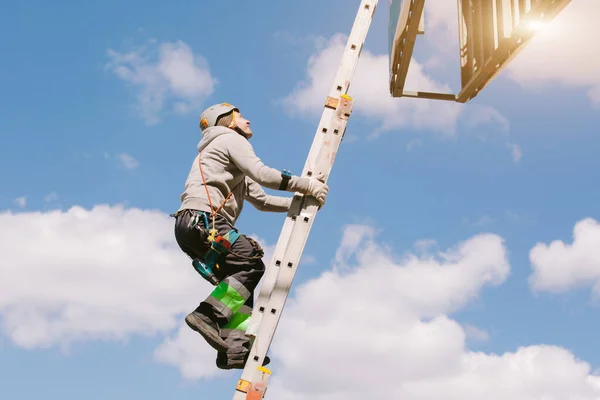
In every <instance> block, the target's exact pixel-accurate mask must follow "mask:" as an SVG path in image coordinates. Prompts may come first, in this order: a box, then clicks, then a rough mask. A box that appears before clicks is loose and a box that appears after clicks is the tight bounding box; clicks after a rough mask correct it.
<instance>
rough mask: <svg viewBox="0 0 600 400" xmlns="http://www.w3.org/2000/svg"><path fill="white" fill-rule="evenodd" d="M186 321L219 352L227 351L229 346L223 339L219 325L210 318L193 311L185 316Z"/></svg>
mask: <svg viewBox="0 0 600 400" xmlns="http://www.w3.org/2000/svg"><path fill="white" fill-rule="evenodd" d="M185 323H186V324H187V325H188V326H189V327H190V328H192V329H193V330H195V331H196V332H198V333H199V334H200V335H202V337H203V338H204V339H205V340H206V341H207V342H208V344H210V345H211V346H212V347H213V348H214V349H215V350H217V351H218V352H226V351H227V350H228V349H229V346H228V345H227V343H225V341H224V340H223V339H221V336H220V332H219V325H217V323H216V322H213V321H212V320H211V319H210V318H208V317H207V316H205V315H202V314H200V313H199V312H198V311H192V312H191V313H189V314H188V315H187V316H186V317H185Z"/></svg>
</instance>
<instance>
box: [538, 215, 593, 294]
mask: <svg viewBox="0 0 600 400" xmlns="http://www.w3.org/2000/svg"><path fill="white" fill-rule="evenodd" d="M599 243H600V223H599V222H598V221H596V220H594V219H592V218H586V219H583V220H581V221H579V222H577V224H575V227H574V229H573V242H572V243H571V244H569V243H565V242H563V241H562V240H555V241H552V242H551V243H550V244H545V243H537V244H536V245H535V246H534V247H533V248H532V249H531V251H530V252H529V260H530V262H531V267H532V269H533V273H532V274H531V276H530V278H529V282H530V284H531V287H532V288H533V289H534V290H536V291H548V292H554V293H561V292H566V291H568V290H570V289H573V288H577V287H586V286H588V287H589V286H592V287H593V291H594V294H595V295H596V296H600V249H599V247H598V244H599Z"/></svg>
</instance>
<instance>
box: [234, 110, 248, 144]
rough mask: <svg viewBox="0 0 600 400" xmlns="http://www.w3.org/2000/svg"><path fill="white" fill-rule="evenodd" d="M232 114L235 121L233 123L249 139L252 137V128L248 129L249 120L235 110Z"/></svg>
mask: <svg viewBox="0 0 600 400" xmlns="http://www.w3.org/2000/svg"><path fill="white" fill-rule="evenodd" d="M233 114H234V121H235V124H236V125H237V127H238V128H239V129H240V130H241V131H242V132H244V134H245V135H246V137H247V138H248V139H250V138H251V137H252V130H251V129H250V121H248V120H247V119H245V118H243V117H242V114H240V113H239V112H237V111H234V112H233Z"/></svg>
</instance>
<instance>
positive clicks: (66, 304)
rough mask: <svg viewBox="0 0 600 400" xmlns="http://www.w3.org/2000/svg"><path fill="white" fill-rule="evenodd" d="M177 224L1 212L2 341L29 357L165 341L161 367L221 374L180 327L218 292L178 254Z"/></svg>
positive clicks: (102, 215) (150, 214) (106, 214)
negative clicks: (90, 345) (44, 351)
mask: <svg viewBox="0 0 600 400" xmlns="http://www.w3.org/2000/svg"><path fill="white" fill-rule="evenodd" d="M174 221H175V220H174V219H173V218H171V217H169V216H168V215H166V214H164V213H161V212H158V211H153V210H140V209H136V208H124V207H122V206H113V207H111V206H107V205H101V206H96V207H94V208H93V209H91V210H86V209H84V208H81V207H78V206H77V207H72V208H71V209H69V210H67V211H64V212H63V211H60V210H54V211H50V212H28V213H18V214H15V213H12V212H10V211H9V212H3V213H0V319H1V320H2V324H0V326H2V328H3V332H2V333H3V334H4V336H6V337H7V338H8V339H9V340H10V341H11V342H12V343H13V344H15V345H16V346H19V347H22V348H26V349H36V348H46V347H51V346H59V347H62V348H66V347H68V346H69V345H70V344H71V343H74V342H84V341H85V342H89V341H97V340H126V339H128V338H130V337H131V336H134V335H144V336H156V335H160V336H164V337H165V341H164V342H163V343H162V344H161V345H160V346H159V347H158V348H157V349H156V351H155V354H154V355H155V359H156V360H157V361H159V362H163V363H167V364H171V365H175V366H177V367H178V368H179V369H180V371H181V373H182V374H183V375H184V377H186V378H187V379H196V378H202V377H204V378H210V377H212V376H214V375H215V374H216V373H217V372H218V371H219V370H218V369H216V366H215V359H216V352H215V351H214V350H213V349H212V348H211V347H210V346H208V344H206V342H205V341H204V339H202V337H200V336H199V335H198V334H197V333H195V332H193V331H191V330H190V329H189V328H188V327H187V326H186V325H185V324H184V323H183V317H184V316H185V314H187V313H188V312H190V311H192V310H193V309H194V308H196V306H197V305H198V303H199V302H200V301H202V300H203V299H204V298H205V297H206V296H207V295H208V294H209V293H210V291H211V290H212V289H213V287H212V286H211V285H210V284H208V283H207V282H205V281H204V280H203V279H202V278H201V277H200V276H199V275H198V274H197V273H196V272H195V271H194V270H193V268H192V266H191V263H190V260H189V259H188V257H187V256H185V254H184V253H183V252H181V250H180V249H179V247H178V246H177V243H176V242H175V237H174V235H173V224H174ZM32 243H34V244H35V252H24V251H23V249H25V248H28V247H30V246H31V245H32ZM264 248H265V252H266V257H270V255H271V254H272V252H273V249H274V246H271V245H268V244H265V245H264ZM269 259H270V258H269ZM265 262H268V261H267V258H265Z"/></svg>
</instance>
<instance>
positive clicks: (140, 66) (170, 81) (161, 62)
mask: <svg viewBox="0 0 600 400" xmlns="http://www.w3.org/2000/svg"><path fill="white" fill-rule="evenodd" d="M149 53H150V54H149ZM153 53H157V54H156V58H157V59H156V60H152V59H151V54H153ZM108 55H109V57H110V62H109V63H108V64H107V68H109V69H111V70H112V72H113V73H114V74H115V75H116V76H117V77H118V78H119V79H121V80H123V81H125V82H127V83H128V84H130V85H131V86H132V87H133V88H134V90H135V92H136V97H137V106H136V109H137V111H138V112H139V113H140V115H141V117H142V118H143V119H144V120H145V121H146V123H147V124H149V125H152V124H156V123H158V122H159V121H160V119H161V118H162V114H163V110H164V109H165V108H166V107H167V103H168V102H169V101H170V103H171V109H172V111H173V112H175V113H181V114H183V113H187V112H190V111H193V110H196V109H197V108H198V107H199V106H200V105H201V103H202V102H203V101H204V99H205V98H206V97H207V96H208V95H210V94H212V93H213V91H214V87H215V85H216V84H217V80H216V79H215V78H214V77H213V76H212V75H211V72H210V69H209V66H208V63H207V61H206V60H205V59H204V58H203V57H201V56H199V55H197V54H194V53H193V52H192V49H191V48H190V47H189V46H188V45H187V44H185V43H184V42H182V41H177V42H175V43H161V44H156V43H155V42H150V43H149V44H148V45H146V46H143V47H141V48H138V49H135V50H133V51H131V52H129V53H118V52H116V51H114V50H112V49H109V50H108Z"/></svg>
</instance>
